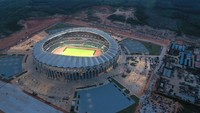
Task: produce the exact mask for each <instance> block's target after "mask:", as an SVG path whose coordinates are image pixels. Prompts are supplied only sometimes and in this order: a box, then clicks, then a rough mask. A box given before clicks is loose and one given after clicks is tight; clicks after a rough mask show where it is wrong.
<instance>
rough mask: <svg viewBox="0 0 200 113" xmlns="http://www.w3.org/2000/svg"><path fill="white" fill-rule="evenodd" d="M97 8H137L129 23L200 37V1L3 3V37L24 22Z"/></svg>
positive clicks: (46, 0) (7, 0) (26, 0)
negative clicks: (92, 7)
mask: <svg viewBox="0 0 200 113" xmlns="http://www.w3.org/2000/svg"><path fill="white" fill-rule="evenodd" d="M95 5H111V6H114V7H135V9H136V17H137V18H138V19H139V22H138V21H134V20H131V19H130V20H128V22H131V23H133V24H134V23H135V24H142V25H149V26H152V27H155V28H165V29H170V30H174V31H177V32H178V33H179V34H180V35H181V34H182V33H185V34H188V35H193V36H200V32H199V31H200V15H199V12H200V1H199V0H59V1H58V0H0V14H1V16H0V37H1V36H3V35H8V34H11V33H12V32H15V31H17V30H19V29H20V28H21V26H19V25H17V22H18V21H19V20H20V19H26V18H29V17H45V16H51V15H55V14H70V13H73V12H76V11H79V10H82V9H84V8H90V7H91V6H95Z"/></svg>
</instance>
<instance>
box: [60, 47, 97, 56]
mask: <svg viewBox="0 0 200 113" xmlns="http://www.w3.org/2000/svg"><path fill="white" fill-rule="evenodd" d="M94 52H95V50H88V49H81V48H66V49H65V50H64V52H63V53H62V55H67V56H80V57H92V56H94Z"/></svg>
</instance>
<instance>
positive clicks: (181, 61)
mask: <svg viewBox="0 0 200 113" xmlns="http://www.w3.org/2000/svg"><path fill="white" fill-rule="evenodd" d="M183 61H184V52H181V58H180V62H179V63H180V64H181V65H182V64H183Z"/></svg>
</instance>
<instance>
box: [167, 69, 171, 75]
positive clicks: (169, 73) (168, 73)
mask: <svg viewBox="0 0 200 113" xmlns="http://www.w3.org/2000/svg"><path fill="white" fill-rule="evenodd" d="M171 73H172V70H170V69H168V72H167V77H171Z"/></svg>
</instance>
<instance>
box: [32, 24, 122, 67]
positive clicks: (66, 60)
mask: <svg viewBox="0 0 200 113" xmlns="http://www.w3.org/2000/svg"><path fill="white" fill-rule="evenodd" d="M71 32H88V33H93V34H96V35H99V36H101V37H103V38H104V39H105V40H107V41H108V43H109V48H108V50H107V51H106V52H105V53H104V54H102V55H101V56H96V57H78V56H64V55H57V54H52V53H49V52H47V51H45V50H44V49H43V45H44V43H45V42H46V41H48V40H50V39H52V38H56V37H57V36H61V35H63V34H66V33H71ZM118 49H119V48H118V44H117V42H116V41H115V40H114V39H113V38H112V37H111V36H110V35H109V34H107V33H105V32H103V31H100V30H97V29H95V28H86V27H79V28H72V29H67V30H64V31H61V32H59V33H56V34H54V35H51V36H49V37H47V38H45V39H44V40H42V41H40V42H38V43H37V44H36V45H35V46H34V49H33V55H34V57H35V58H36V59H37V60H38V61H39V62H41V63H44V64H46V65H51V66H54V67H63V68H80V67H88V66H89V67H90V66H95V65H100V64H104V63H106V62H109V61H110V60H112V59H113V58H114V57H115V56H116V55H117V54H118Z"/></svg>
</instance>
